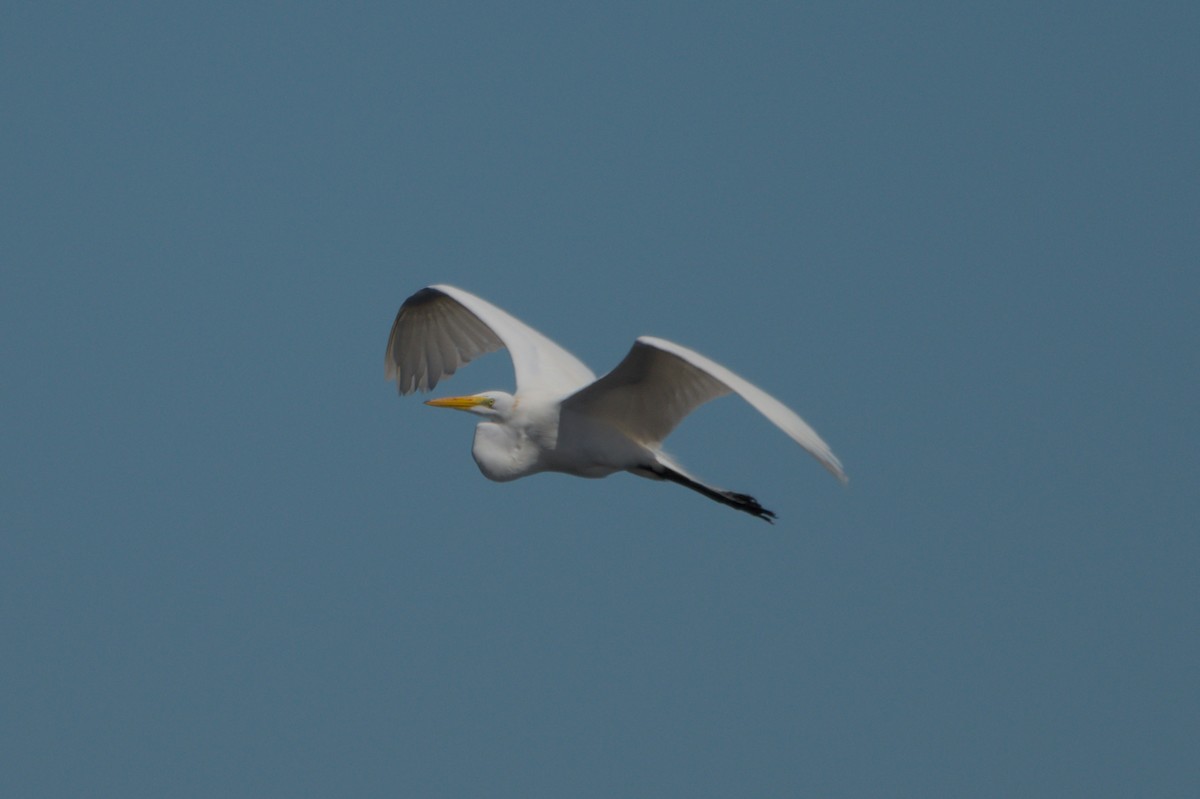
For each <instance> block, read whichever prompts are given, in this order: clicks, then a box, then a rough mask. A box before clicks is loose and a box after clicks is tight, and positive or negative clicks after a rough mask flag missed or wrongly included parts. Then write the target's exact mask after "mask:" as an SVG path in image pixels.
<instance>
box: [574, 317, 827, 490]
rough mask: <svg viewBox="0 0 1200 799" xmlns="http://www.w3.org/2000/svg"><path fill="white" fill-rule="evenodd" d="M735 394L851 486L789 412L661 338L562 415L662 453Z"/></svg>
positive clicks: (644, 344) (646, 343) (649, 341)
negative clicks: (585, 419)
mask: <svg viewBox="0 0 1200 799" xmlns="http://www.w3.org/2000/svg"><path fill="white" fill-rule="evenodd" d="M731 391H732V392H736V393H737V394H738V395H740V396H741V397H742V399H744V400H746V402H749V403H750V404H751V405H753V406H754V408H755V410H757V411H758V412H759V413H761V414H762V415H763V416H765V417H767V418H768V419H769V420H771V422H773V423H774V424H775V426H776V427H778V428H779V429H780V430H782V431H783V432H785V433H787V434H788V435H789V436H791V437H792V439H793V440H794V441H795V442H796V443H797V444H799V445H800V446H802V447H804V449H806V450H807V451H808V452H809V454H811V455H812V456H813V457H814V458H816V459H817V460H818V461H820V462H821V465H822V466H824V467H825V468H826V469H828V470H829V471H830V472H832V473H833V474H834V475H835V476H836V477H837V478H838V479H839V480H841V481H842V482H843V483H844V482H846V481H847V477H846V473H845V472H844V471H843V470H842V464H841V462H840V461H839V460H838V459H837V456H836V455H834V454H833V451H832V450H831V449H830V448H829V445H828V444H826V443H825V442H824V441H822V440H821V437H820V436H819V435H817V433H816V431H814V430H813V429H812V428H811V427H809V426H808V425H807V424H806V423H805V422H804V420H803V419H801V418H800V417H799V416H797V415H796V414H795V413H794V412H793V411H792V410H791V409H790V408H788V407H787V406H786V405H784V404H783V403H782V402H780V401H779V400H777V399H775V398H774V397H772V396H771V395H770V394H768V393H767V392H765V391H763V390H762V389H760V388H758V387H757V386H755V385H753V384H751V383H750V382H748V381H747V380H745V379H743V378H741V377H738V376H737V375H736V374H734V373H733V372H731V371H729V370H728V369H726V368H725V367H724V366H721V365H720V364H719V363H716V362H715V361H712V360H709V359H708V358H705V357H704V356H703V355H701V354H700V353H698V352H693V351H692V350H689V349H688V348H687V347H681V346H679V345H678V344H673V343H671V342H670V341H664V340H663V339H660V338H653V337H650V336H642V337H640V338H639V339H638V340H637V341H636V342H635V343H634V345H633V349H631V350H630V351H629V354H628V355H626V356H625V359H624V360H622V361H621V362H620V363H619V364H617V368H615V369H613V370H612V371H611V372H609V373H608V374H606V375H605V376H604V377H602V378H600V379H599V380H597V381H596V382H594V383H592V384H591V385H590V386H587V387H585V388H583V389H581V390H580V391H578V392H576V393H575V394H573V395H571V396H570V397H568V398H567V399H565V400H564V401H563V410H564V411H572V412H575V413H581V414H587V415H590V416H594V417H598V418H601V419H603V420H605V421H606V422H608V423H609V424H611V425H613V426H614V427H616V428H617V429H619V430H621V431H622V432H624V433H625V434H626V435H628V436H629V437H630V438H632V439H634V440H635V441H637V442H639V443H641V444H645V445H647V446H652V447H657V446H658V445H659V444H661V443H662V441H663V440H664V439H665V438H666V437H667V436H668V435H669V434H670V432H671V431H672V430H674V429H675V426H676V425H678V424H679V423H680V422H681V421H682V420H683V418H684V417H685V416H687V415H688V414H689V413H691V412H692V411H694V410H695V409H696V408H698V407H699V406H701V405H703V404H704V403H705V402H708V401H709V400H711V399H716V398H717V397H720V396H723V395H725V394H728V393H730V392H731Z"/></svg>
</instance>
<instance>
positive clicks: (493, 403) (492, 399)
mask: <svg viewBox="0 0 1200 799" xmlns="http://www.w3.org/2000/svg"><path fill="white" fill-rule="evenodd" d="M487 405H488V407H489V408H494V407H496V398H495V397H488V398H487Z"/></svg>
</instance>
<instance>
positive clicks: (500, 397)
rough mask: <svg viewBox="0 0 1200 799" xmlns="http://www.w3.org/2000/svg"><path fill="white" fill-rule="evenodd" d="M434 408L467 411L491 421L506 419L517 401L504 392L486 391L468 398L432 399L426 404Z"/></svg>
mask: <svg viewBox="0 0 1200 799" xmlns="http://www.w3.org/2000/svg"><path fill="white" fill-rule="evenodd" d="M425 404H426V405H431V406H433V407H434V408H453V409H454V410H456V411H467V412H468V413H474V414H476V415H478V416H486V417H488V418H491V419H506V418H508V415H509V414H510V413H511V412H512V409H513V407H514V406H515V404H516V400H515V399H514V398H513V395H512V394H508V393H506V392H504V391H484V392H483V393H481V394H471V395H469V396H466V397H442V398H440V399H431V400H429V401H427V402H426V403H425Z"/></svg>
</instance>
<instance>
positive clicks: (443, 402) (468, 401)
mask: <svg viewBox="0 0 1200 799" xmlns="http://www.w3.org/2000/svg"><path fill="white" fill-rule="evenodd" d="M425 404H426V405H432V406H433V407H435V408H454V409H455V410H458V411H469V410H471V409H472V408H474V407H477V406H479V405H487V404H488V398H487V397H480V396H478V395H474V394H473V395H471V396H469V397H441V398H440V399H431V400H428V401H427V402H426V403H425Z"/></svg>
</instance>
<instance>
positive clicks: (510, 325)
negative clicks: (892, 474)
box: [384, 285, 847, 522]
mask: <svg viewBox="0 0 1200 799" xmlns="http://www.w3.org/2000/svg"><path fill="white" fill-rule="evenodd" d="M504 347H507V348H508V352H509V354H510V355H511V356H512V362H513V367H514V369H515V371H516V382H517V388H516V394H515V395H514V394H508V393H506V392H504V391H484V392H482V393H479V394H471V395H468V396H462V397H447V398H444V399H434V400H429V401H428V402H426V403H425V404H426V405H432V406H434V407H438V408H455V409H457V410H461V411H468V412H470V413H473V414H476V415H477V416H482V417H483V418H484V421H482V422H480V423H479V424H478V425H477V426H476V428H475V443H474V446H473V447H472V450H471V452H472V454H473V455H474V457H475V463H477V464H478V465H479V470H480V471H481V472H483V474H484V476H485V477H487V478H489V479H491V480H497V481H507V480H515V479H517V478H518V477H525V476H526V475H530V474H536V473H537V472H547V471H548V472H565V473H567V474H573V475H578V476H580V477H606V476H608V475H610V474H612V473H613V472H619V471H626V472H632V473H633V474H636V475H638V476H639V477H648V478H651V479H656V480H670V481H671V482H673V483H678V484H679V485H682V486H686V487H687V488H690V489H692V490H693V491H698V492H699V493H701V494H703V495H704V496H706V497H708V498H709V499H713V500H716V501H717V502H720V503H723V504H725V505H729V506H730V507H733V508H737V509H738V510H740V511H744V512H746V513H750V514H752V515H754V516H757V517H758V518H760V519H765V520H766V521H768V522H769V521H772V520H773V519H774V518H775V514H774V513H773V512H771V511H769V510H767V509H766V508H764V507H763V506H762V505H760V504H759V503H758V500H756V499H755V498H754V497H751V496H749V495H747V494H738V493H735V492H733V491H726V490H725V489H722V488H717V487H715V486H712V485H709V484H707V483H704V482H702V481H700V480H698V479H697V478H695V477H693V476H692V475H690V474H688V473H687V472H686V471H684V469H683V468H682V467H681V466H680V465H679V464H678V463H676V462H675V461H674V460H672V459H671V458H670V457H669V456H668V455H666V454H665V453H664V452H663V450H662V442H663V440H664V439H665V438H666V437H667V435H668V434H670V432H671V431H672V430H674V429H675V426H676V425H678V424H679V422H681V421H682V420H683V418H684V417H685V416H687V415H688V414H689V413H691V412H692V411H693V410H695V409H696V408H697V407H699V406H700V405H702V404H703V403H705V402H708V401H709V400H711V399H715V398H717V397H720V396H723V395H725V394H729V393H730V392H733V393H736V394H738V395H740V396H741V397H742V398H743V399H744V400H746V401H747V402H749V403H750V404H751V405H752V406H753V407H754V408H755V409H756V410H757V411H758V412H759V413H761V414H762V415H763V416H765V417H767V419H769V420H770V421H771V422H773V423H774V424H775V425H776V426H777V427H779V429H781V430H783V431H784V432H785V433H787V434H788V435H789V436H791V438H792V439H793V440H794V441H795V442H796V443H798V444H799V445H800V446H802V447H804V449H805V450H807V451H808V452H809V453H810V454H811V455H812V456H813V457H814V458H816V459H817V460H818V461H819V462H820V463H821V465H822V466H824V467H825V468H826V469H828V470H829V471H830V472H832V473H833V474H834V475H835V476H836V477H837V478H838V479H839V480H841V481H842V482H843V483H845V482H846V481H847V478H846V473H845V472H844V471H843V470H842V464H841V462H840V461H838V459H837V456H835V455H834V454H833V451H832V450H830V448H829V446H828V445H827V444H826V443H825V442H824V441H822V440H821V437H820V436H818V435H817V434H816V432H815V431H813V429H812V428H811V427H809V426H808V425H807V424H806V423H805V422H804V420H803V419H801V418H800V417H799V416H797V415H796V414H795V413H794V412H793V411H791V410H790V409H789V408H787V407H786V406H784V404H783V403H781V402H780V401H779V400H777V399H775V398H774V397H772V396H771V395H769V394H767V393H766V392H765V391H763V390H762V389H760V388H758V387H756V386H754V385H751V384H750V383H749V382H747V381H746V380H744V379H742V378H741V377H738V376H737V375H735V374H734V373H733V372H731V371H729V370H728V369H726V368H725V367H724V366H721V365H720V364H718V363H715V362H713V361H711V360H709V359H708V358H705V357H704V356H703V355H700V354H699V353H696V352H693V351H691V350H689V349H687V348H686V347H681V346H679V345H678V344H673V343H671V342H669V341H664V340H663V339H660V338H653V337H650V336H641V337H640V338H638V339H637V340H636V341H635V342H634V344H633V349H631V350H630V351H629V354H628V355H626V356H625V358H624V360H622V361H621V362H620V363H619V364H617V366H616V368H615V369H613V370H612V371H611V372H609V373H608V374H606V375H605V376H604V377H601V378H599V379H597V378H596V375H595V374H593V373H592V371H591V370H590V369H588V368H587V366H585V365H584V364H583V363H582V362H581V361H580V360H579V359H578V358H576V357H575V356H574V355H572V354H571V353H569V352H567V351H566V350H564V349H563V348H562V347H560V346H558V345H557V344H555V343H554V342H553V341H551V340H550V339H548V338H546V337H545V336H543V335H542V334H541V333H539V332H537V331H536V330H534V329H533V328H531V327H529V326H528V325H526V324H524V323H522V322H521V321H519V320H517V319H516V318H514V317H513V316H511V315H509V314H508V313H506V312H505V311H502V310H501V309H499V308H497V307H496V306H494V305H492V304H491V303H489V302H487V301H486V300H483V299H480V298H479V297H476V296H475V295H474V294H470V293H468V292H466V291H463V290H462V289H459V288H455V287H453V286H445V285H438V286H429V287H428V288H423V289H421V290H420V291H418V292H417V293H416V294H414V295H412V296H411V297H409V298H408V299H407V300H405V301H404V304H403V305H401V306H400V312H399V313H398V314H396V321H395V323H394V324H393V325H392V332H391V335H390V336H389V337H388V345H387V354H386V356H385V358H384V366H385V373H386V375H387V378H388V379H389V380H395V381H396V383H397V385H398V386H399V389H400V393H401V394H411V393H412V392H413V391H429V390H430V389H432V388H433V387H434V386H436V385H437V384H438V381H440V380H441V379H442V378H444V377H448V376H450V375H452V374H454V372H455V371H456V370H457V369H458V368H459V367H460V366H462V365H463V364H465V363H467V362H469V361H471V360H473V359H474V358H476V357H478V356H480V355H483V354H484V353H488V352H493V351H495V350H498V349H501V348H504Z"/></svg>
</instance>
